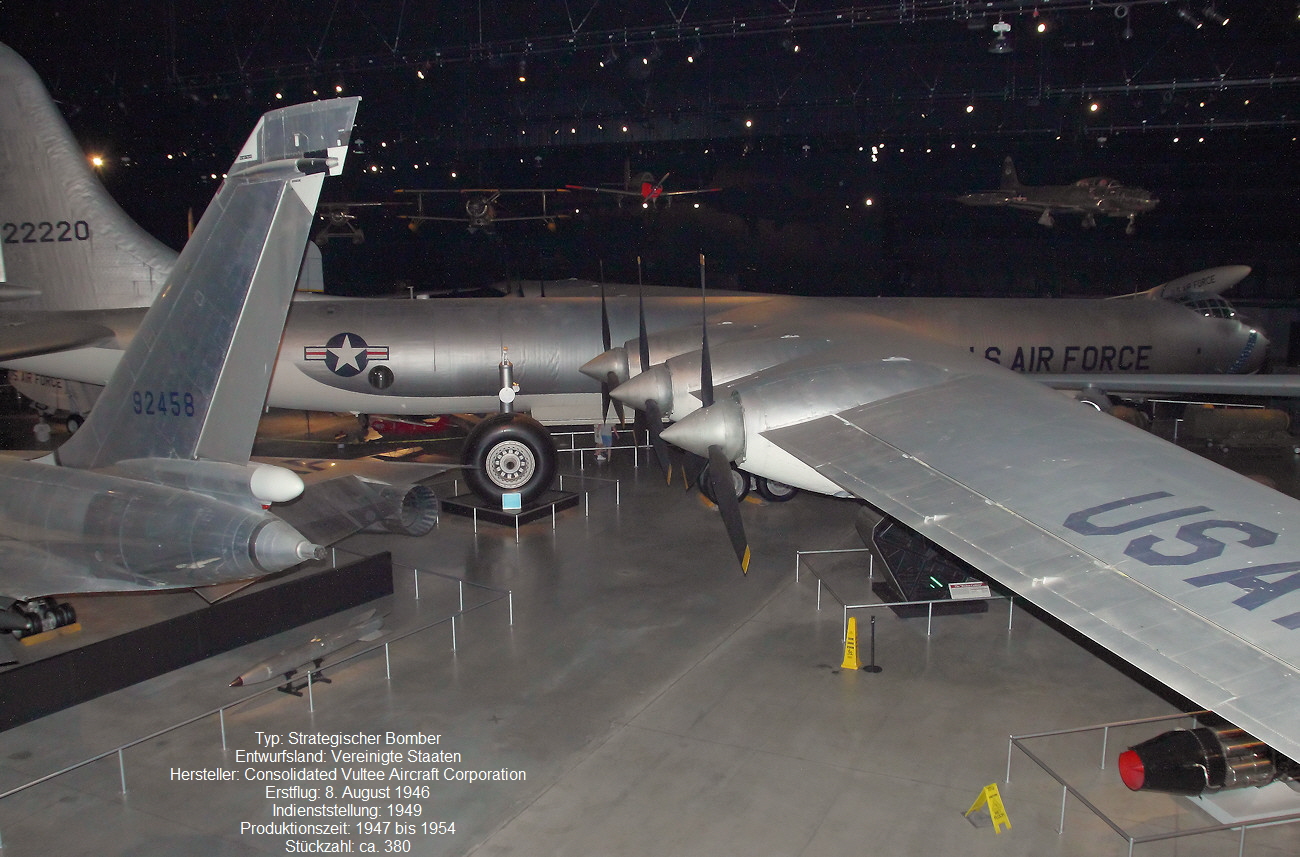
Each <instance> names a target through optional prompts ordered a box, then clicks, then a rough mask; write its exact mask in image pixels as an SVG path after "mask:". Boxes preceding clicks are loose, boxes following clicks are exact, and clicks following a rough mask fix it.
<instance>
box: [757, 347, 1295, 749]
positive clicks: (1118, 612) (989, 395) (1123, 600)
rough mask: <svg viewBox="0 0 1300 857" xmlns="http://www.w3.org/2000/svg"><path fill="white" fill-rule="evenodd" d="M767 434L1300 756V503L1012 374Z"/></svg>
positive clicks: (970, 377) (950, 377) (1178, 687)
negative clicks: (1299, 673) (1297, 679)
mask: <svg viewBox="0 0 1300 857" xmlns="http://www.w3.org/2000/svg"><path fill="white" fill-rule="evenodd" d="M760 434H761V435H762V437H763V438H765V439H766V440H768V441H770V442H772V443H773V444H775V445H776V446H778V447H780V448H781V449H784V450H786V451H787V452H789V453H790V454H792V455H794V456H796V457H797V458H799V459H801V460H802V461H803V462H805V463H806V464H808V465H811V466H812V467H814V468H815V469H816V470H817V471H818V472H820V473H821V474H822V475H823V476H825V477H827V478H828V479H830V480H831V481H832V482H834V483H835V484H836V485H838V486H840V487H841V488H843V489H844V490H845V491H847V492H848V493H850V494H852V495H853V496H856V497H859V498H862V499H863V500H866V501H867V502H868V503H870V504H872V505H873V506H876V507H878V508H879V509H880V510H882V511H884V512H885V513H887V514H889V515H891V516H893V517H894V518H896V519H898V520H899V521H901V522H902V523H904V524H905V525H907V526H909V527H911V528H912V529H914V530H916V531H917V532H919V533H921V534H922V535H924V536H925V537H927V538H929V539H931V540H932V541H934V542H936V543H937V544H939V545H941V546H942V547H944V548H946V549H947V550H949V551H951V552H952V553H953V554H955V555H957V556H959V557H961V558H962V559H964V560H966V561H967V562H969V563H971V564H972V565H973V566H975V567H976V568H978V569H980V570H981V571H983V572H984V573H986V574H987V575H988V576H989V577H991V578H992V579H993V580H995V581H997V582H998V583H1000V584H1002V585H1004V586H1006V587H1007V588H1009V589H1011V590H1012V591H1013V592H1015V593H1017V594H1019V595H1021V596H1023V597H1024V598H1026V599H1028V600H1029V601H1031V602H1033V603H1034V604H1036V605H1038V606H1039V607H1041V608H1042V609H1044V610H1046V611H1048V612H1049V613H1051V614H1052V615H1053V616H1055V617H1057V618H1058V619H1060V620H1061V621H1063V622H1065V623H1066V624H1068V625H1070V626H1071V627H1073V628H1074V629H1076V630H1077V631H1079V632H1080V633H1082V634H1084V635H1086V636H1087V637H1089V638H1091V639H1092V640H1094V641H1096V642H1097V643H1098V644H1100V645H1102V646H1104V647H1105V648H1107V649H1109V650H1110V651H1111V652H1113V653H1115V654H1116V655H1118V656H1120V657H1122V658H1124V659H1125V660H1127V661H1128V662H1130V663H1131V664H1133V665H1134V666H1136V667H1137V668H1139V669H1140V670H1142V671H1144V672H1146V673H1148V674H1150V675H1151V676H1153V677H1155V678H1156V679H1157V680H1159V681H1161V682H1163V683H1164V684H1166V685H1168V686H1169V687H1170V688H1172V689H1173V690H1175V691H1177V692H1178V693H1181V694H1183V695H1184V696H1186V697H1188V698H1190V699H1191V700H1193V701H1194V702H1195V703H1196V704H1197V705H1199V706H1203V707H1204V708H1207V709H1212V710H1214V711H1216V712H1218V713H1219V714H1221V715H1223V716H1224V717H1226V718H1227V719H1228V720H1230V721H1232V722H1233V723H1234V724H1236V725H1237V726H1240V727H1241V728H1243V729H1245V730H1246V731H1248V732H1250V733H1251V734H1253V735H1255V736H1256V737H1257V738H1259V739H1261V740H1263V741H1265V742H1266V743H1268V744H1270V745H1272V746H1273V747H1275V748H1276V749H1278V750H1279V751H1280V752H1282V753H1284V754H1286V755H1287V756H1290V757H1291V758H1297V754H1300V682H1297V681H1296V680H1295V677H1296V675H1297V672H1300V591H1297V590H1300V573H1297V572H1300V502H1297V501H1295V500H1293V499H1291V498H1289V497H1286V496H1284V495H1282V494H1280V493H1278V492H1276V491H1273V490H1272V489H1269V488H1266V487H1264V486H1262V485H1260V484H1257V483H1255V482H1253V481H1251V480H1249V479H1246V478H1244V477H1241V476H1239V475H1237V474H1235V473H1232V472H1230V471H1228V470H1226V469H1224V468H1221V467H1219V466H1218V465H1215V464H1213V463H1211V462H1209V461H1206V460H1204V459H1202V458H1200V457H1198V456H1195V455H1193V454H1191V453H1189V452H1186V451H1185V450H1182V449H1180V448H1178V447H1176V446H1174V445H1172V444H1169V443H1166V442H1165V441H1162V440H1160V439H1158V438H1156V437H1154V436H1152V435H1149V434H1147V433H1145V432H1142V431H1140V430H1138V429H1135V428H1133V427H1131V426H1128V425H1126V424H1123V423H1121V422H1120V421H1118V420H1115V419H1112V418H1110V417H1107V416H1105V415H1103V414H1099V413H1096V412H1090V411H1089V410H1087V409H1085V408H1082V407H1080V406H1079V405H1078V404H1077V403H1074V402H1071V401H1069V400H1067V399H1065V398H1063V397H1062V396H1060V395H1059V394H1056V393H1053V392H1052V391H1050V390H1048V389H1046V388H1043V387H1041V386H1038V385H1036V384H1033V383H1031V382H1026V380H1025V379H1023V378H1020V377H1017V376H1014V375H1012V374H1010V373H1008V374H1007V375H1006V376H1005V377H999V376H997V375H995V374H989V373H983V372H978V371H970V372H966V371H950V372H941V373H935V374H934V375H933V376H932V381H931V382H930V383H928V384H926V385H923V386H920V387H918V388H915V389H912V390H911V391H909V392H905V393H901V394H897V395H894V396H890V397H888V398H884V399H880V400H877V401H874V402H871V403H868V404H862V405H856V406H851V407H848V408H846V409H844V410H841V411H840V412H838V413H834V414H831V415H829V416H825V417H821V418H818V419H811V420H807V421H804V422H799V423H794V424H790V425H785V426H781V427H775V428H770V429H767V430H766V431H761V432H760Z"/></svg>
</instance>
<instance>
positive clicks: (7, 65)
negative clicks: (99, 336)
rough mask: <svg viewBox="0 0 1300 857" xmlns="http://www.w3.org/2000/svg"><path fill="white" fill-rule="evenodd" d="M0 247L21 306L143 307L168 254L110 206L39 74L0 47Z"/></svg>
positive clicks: (167, 266)
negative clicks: (28, 292) (25, 292)
mask: <svg viewBox="0 0 1300 857" xmlns="http://www.w3.org/2000/svg"><path fill="white" fill-rule="evenodd" d="M0 230H3V231H2V232H0V246H2V247H3V252H4V276H5V279H6V285H7V286H8V287H10V288H11V289H14V290H22V289H39V290H40V292H41V294H40V295H39V296H38V297H21V293H19V292H13V293H12V294H11V296H10V299H11V300H14V304H13V306H14V307H15V308H21V309H61V310H62V309H107V308H113V307H127V306H148V304H149V302H150V301H151V300H152V299H153V296H154V295H155V294H156V293H157V291H158V289H159V288H160V287H161V286H162V284H163V283H164V282H165V281H166V279H167V275H168V274H169V273H170V271H171V268H172V265H173V264H174V263H175V261H176V253H175V252H174V251H172V250H171V249H169V248H168V247H166V246H165V245H164V244H162V243H161V242H160V241H158V240H157V239H155V238H154V237H153V236H152V235H150V234H149V233H147V232H145V231H144V230H143V229H141V228H140V227H139V226H137V225H136V223H135V222H134V221H133V220H131V218H130V217H128V216H127V214H126V212H124V211H122V209H121V208H119V207H118V205H117V203H116V202H114V201H113V198H112V197H111V196H109V194H108V191H106V190H105V189H104V186H103V185H102V184H100V182H99V179H98V177H96V175H95V174H94V171H93V170H91V168H90V165H89V164H88V163H87V161H86V155H85V153H84V152H83V151H82V150H81V147H80V146H78V145H77V141H76V139H74V138H73V136H72V132H71V131H69V130H68V126H67V123H65V122H64V121H63V116H62V115H61V114H60V113H59V110H58V108H57V107H55V106H54V102H53V101H52V100H51V99H50V96H49V93H48V92H46V90H45V86H44V84H42V82H41V79H40V78H39V77H38V76H37V75H36V72H35V71H33V70H32V68H31V66H29V65H28V64H27V62H26V61H25V60H23V58H22V57H20V56H19V55H18V54H17V53H15V52H14V51H13V50H12V49H10V48H8V47H6V46H5V45H2V44H0Z"/></svg>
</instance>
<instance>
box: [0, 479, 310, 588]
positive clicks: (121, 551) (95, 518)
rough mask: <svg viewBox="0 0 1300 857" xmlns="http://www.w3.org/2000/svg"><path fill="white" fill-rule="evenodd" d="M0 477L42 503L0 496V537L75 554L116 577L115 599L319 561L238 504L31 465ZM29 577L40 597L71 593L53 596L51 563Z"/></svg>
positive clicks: (56, 571) (294, 537)
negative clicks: (46, 584)
mask: <svg viewBox="0 0 1300 857" xmlns="http://www.w3.org/2000/svg"><path fill="white" fill-rule="evenodd" d="M0 470H3V472H4V474H5V475H6V476H8V477H10V478H12V479H14V480H16V481H20V482H22V483H25V484H27V485H28V486H29V487H30V490H31V491H32V492H39V493H40V494H42V495H43V497H44V498H45V500H46V501H47V502H45V503H40V504H32V503H28V502H26V499H25V497H22V496H17V494H16V493H11V494H9V495H3V494H0V535H4V536H7V537H9V538H13V539H17V540H19V541H23V542H26V543H29V544H31V545H33V546H35V547H38V548H44V550H45V551H46V552H48V555H49V556H50V557H51V558H52V559H54V558H57V557H62V556H68V555H70V554H78V555H82V556H84V558H85V559H84V561H85V562H89V563H92V564H95V565H98V566H100V573H101V574H102V576H104V577H107V578H111V577H114V576H116V577H118V578H119V579H120V580H121V586H120V587H119V589H120V590H122V591H127V590H133V589H152V588H162V587H167V586H175V585H184V586H203V585H208V584H213V583H226V582H230V581H233V580H244V579H247V578H251V577H261V576H262V575H265V574H268V573H270V572H274V571H283V570H284V569H286V568H290V567H292V566H294V565H297V564H298V563H300V562H303V561H304V560H308V559H313V558H318V557H319V556H321V555H323V549H321V548H319V547H318V546H317V545H314V544H312V543H311V542H310V541H308V540H307V539H305V538H304V537H303V536H302V534H301V533H299V532H298V531H297V530H295V529H294V528H293V527H291V526H290V525H289V524H287V523H285V522H284V521H283V520H281V519H280V518H278V517H276V516H275V515H273V514H271V513H270V512H267V511H265V510H263V509H260V508H249V506H248V505H247V504H245V505H236V504H234V503H230V502H226V501H223V500H220V499H214V498H212V497H208V496H204V495H201V494H196V493H192V492H189V491H185V490H181V489H179V488H172V487H169V486H167V485H157V484H151V483H149V482H141V481H138V480H135V479H128V478H124V477H122V476H118V475H114V474H110V473H99V472H94V471H86V470H76V469H72V468H66V467H54V466H52V465H49V464H43V463H39V462H29V461H7V462H0ZM52 509H57V510H58V512H57V514H56V513H52V512H50V510H52ZM39 555H40V554H39V553H38V554H37V556H39ZM34 571H40V573H43V574H45V575H48V577H49V578H50V583H51V588H50V589H48V590H46V592H50V591H54V592H60V591H64V592H68V591H76V587H68V588H60V586H61V581H62V580H63V579H64V578H63V577H62V575H63V574H64V573H65V572H64V570H63V569H62V568H61V567H60V565H59V563H58V562H57V559H54V565H53V566H52V567H51V568H49V569H41V570H34ZM173 572H174V574H173ZM103 588H105V589H111V587H103ZM7 594H8V595H11V596H22V595H27V594H32V595H36V594H45V593H23V592H9V593H7Z"/></svg>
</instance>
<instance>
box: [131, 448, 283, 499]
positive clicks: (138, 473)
mask: <svg viewBox="0 0 1300 857" xmlns="http://www.w3.org/2000/svg"><path fill="white" fill-rule="evenodd" d="M111 472H113V473H120V474H122V475H123V476H127V477H130V478H131V479H139V480H141V481H144V482H152V483H154V484H156V485H168V486H170V487H172V488H180V489H182V490H184V491H196V492H198V493H200V494H206V495H207V496H209V497H215V498H217V499H220V500H225V501H226V502H228V503H235V504H236V505H249V504H250V501H252V502H254V503H256V505H260V506H269V505H270V504H272V503H287V502H289V501H290V500H292V499H294V498H295V497H297V496H298V495H299V494H301V493H302V491H303V482H302V477H301V476H299V475H298V474H297V473H294V472H293V471H292V470H289V469H287V468H284V467H278V466H276V465H274V464H255V463H252V462H249V463H248V464H230V463H227V462H222V461H193V460H190V459H182V458H133V459H128V460H126V461H119V462H118V463H117V464H115V465H113V467H112V470H111Z"/></svg>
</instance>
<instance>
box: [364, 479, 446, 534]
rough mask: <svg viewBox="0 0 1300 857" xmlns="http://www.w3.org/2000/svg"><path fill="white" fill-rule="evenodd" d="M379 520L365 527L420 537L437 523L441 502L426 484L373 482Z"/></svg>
mask: <svg viewBox="0 0 1300 857" xmlns="http://www.w3.org/2000/svg"><path fill="white" fill-rule="evenodd" d="M371 487H372V488H373V489H375V492H376V493H377V495H378V496H377V498H376V501H375V505H376V507H377V508H378V509H379V520H378V521H377V522H376V523H374V524H371V525H370V526H369V527H366V529H365V532H367V533H397V534H398V535H402V536H423V535H425V534H427V533H429V532H430V531H431V530H433V528H434V527H436V526H437V525H438V515H439V514H440V512H441V511H442V503H441V502H440V501H439V500H438V495H437V494H435V493H434V490H433V489H432V488H430V487H429V486H428V485H377V484H372V485H371Z"/></svg>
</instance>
